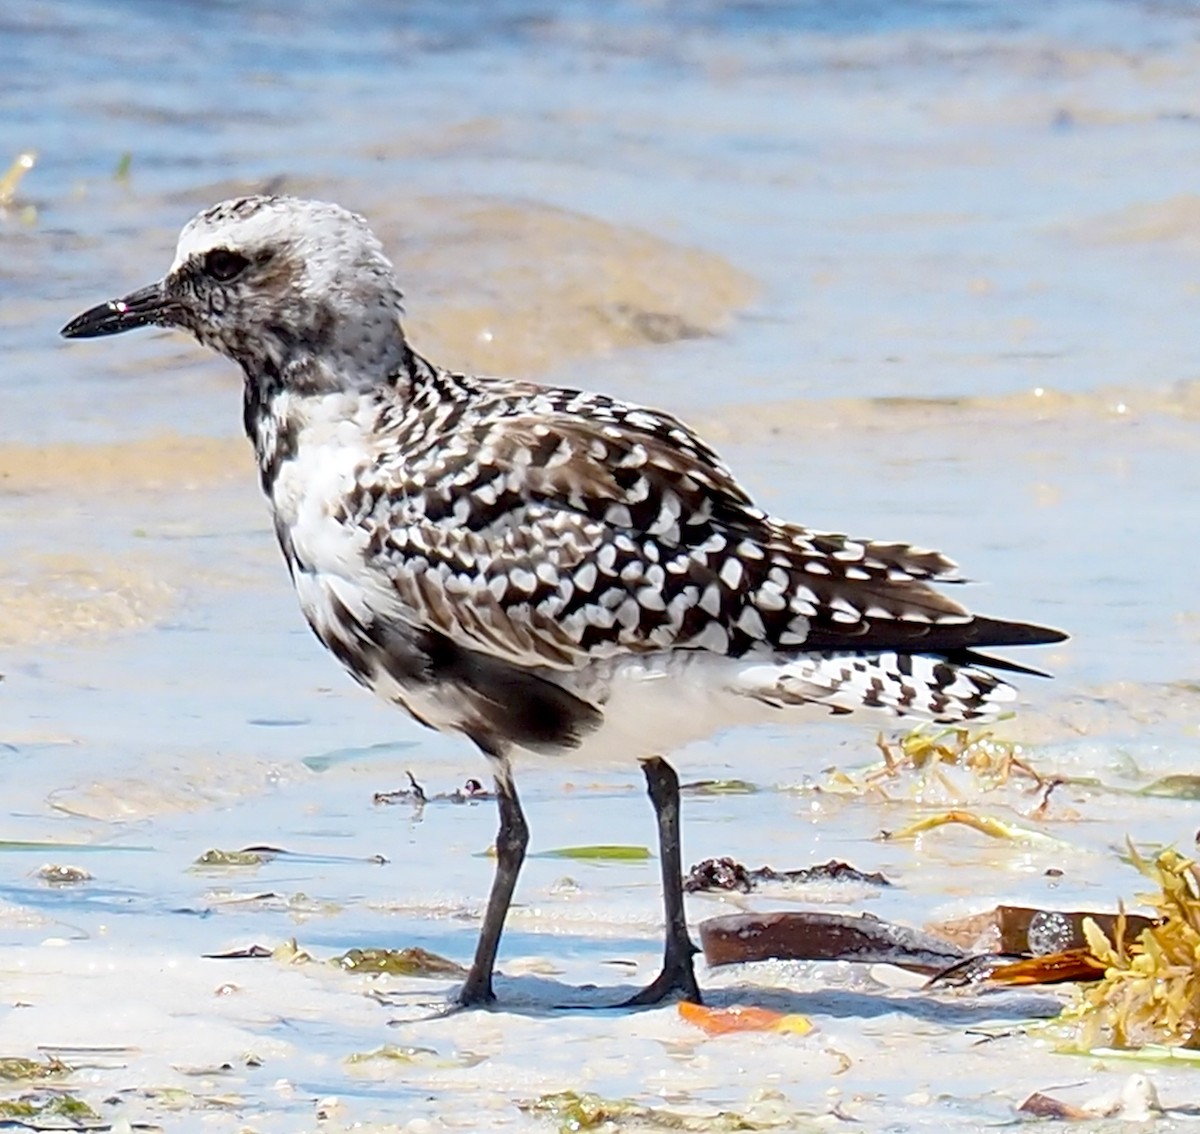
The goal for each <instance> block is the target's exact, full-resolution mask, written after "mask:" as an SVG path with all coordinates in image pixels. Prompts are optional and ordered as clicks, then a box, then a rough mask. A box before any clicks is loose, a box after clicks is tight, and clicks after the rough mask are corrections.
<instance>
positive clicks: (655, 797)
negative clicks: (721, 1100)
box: [622, 756, 701, 1008]
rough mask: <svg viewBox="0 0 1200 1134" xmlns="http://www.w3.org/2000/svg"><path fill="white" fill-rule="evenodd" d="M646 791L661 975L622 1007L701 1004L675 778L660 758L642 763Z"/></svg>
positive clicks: (667, 765) (676, 780)
mask: <svg viewBox="0 0 1200 1134" xmlns="http://www.w3.org/2000/svg"><path fill="white" fill-rule="evenodd" d="M642 772H643V773H644V774H645V777H646V790H647V792H648V794H649V796H650V802H651V803H653V804H654V815H655V818H656V819H657V820H658V857H659V861H660V862H661V864H662V883H663V907H664V912H665V914H666V923H667V936H666V944H665V946H664V949H663V967H662V972H661V973H659V974H658V976H657V977H655V978H654V980H653V981H651V982H650V984H648V985H647V986H646V987H645V988H643V989H642V991H641V992H639V993H637V994H635V995H634V996H631V997H630V998H629V999H628V1000H626V1001H625V1003H624V1004H623V1005H622V1007H627V1008H634V1007H638V1006H641V1005H645V1004H658V1003H660V1002H661V1001H663V1000H666V999H667V998H668V997H671V996H679V997H680V998H681V999H683V1000H690V1001H691V1002H692V1003H693V1004H699V1003H701V999H700V988H699V986H698V985H697V984H696V971H695V967H694V966H693V963H692V957H693V956H694V955H695V954H696V953H698V952H699V951H700V950H699V949H697V948H696V946H695V945H693V944H692V939H691V938H690V937H689V936H688V929H687V918H686V916H685V915H684V911H683V864H682V860H681V857H680V849H679V777H678V776H677V775H676V774H675V769H674V768H672V767H671V765H670V764H668V763H667V762H666V760H664V759H662V757H660V756H651V757H650V758H648V759H645V760H643V761H642Z"/></svg>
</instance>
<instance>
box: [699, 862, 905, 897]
mask: <svg viewBox="0 0 1200 1134" xmlns="http://www.w3.org/2000/svg"><path fill="white" fill-rule="evenodd" d="M760 882H788V883H792V884H796V885H806V884H811V883H821V882H836V883H843V882H858V883H864V884H866V885H870V886H890V885H891V882H889V881H888V879H886V878H885V877H884V876H883V875H882V874H879V873H874V874H864V873H863V872H862V871H861V870H857V869H855V867H853V866H851V865H850V864H849V863H846V862H839V861H838V860H837V859H832V858H831V859H830V860H829V861H828V862H825V863H822V864H821V865H819V866H808V867H802V868H801V869H799V870H775V869H774V868H773V867H770V866H760V867H759V868H758V869H757V870H750V869H748V868H747V867H745V866H743V865H742V864H741V863H740V862H735V861H734V860H733V859H732V858H706V859H705V860H704V861H703V862H698V863H697V864H696V865H695V866H693V867H692V868H691V870H689V871H688V873H687V877H685V878H684V880H683V888H684V889H685V890H686V891H687V892H688V893H689V894H693V893H699V892H710V891H713V890H732V891H736V892H737V893H739V894H748V893H750V891H751V890H753V889H755V888H756V887H757V886H758V884H759V883H760Z"/></svg>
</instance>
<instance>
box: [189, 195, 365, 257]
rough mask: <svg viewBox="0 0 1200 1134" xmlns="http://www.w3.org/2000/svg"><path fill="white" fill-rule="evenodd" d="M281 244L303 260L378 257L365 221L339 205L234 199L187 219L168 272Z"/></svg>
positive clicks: (283, 199) (292, 199)
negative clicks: (223, 253)
mask: <svg viewBox="0 0 1200 1134" xmlns="http://www.w3.org/2000/svg"><path fill="white" fill-rule="evenodd" d="M279 246H287V247H290V248H292V249H294V250H295V251H296V252H297V253H299V254H300V256H301V257H303V258H305V259H307V258H309V257H310V256H313V255H330V254H337V252H338V250H340V251H341V252H342V253H344V254H345V255H347V256H349V257H352V258H358V257H359V256H362V255H363V254H364V253H366V254H367V255H369V256H377V255H382V252H383V249H382V248H381V247H380V244H379V242H378V241H377V240H376V239H375V237H374V236H373V235H372V233H371V230H370V229H369V228H368V227H367V222H366V221H365V220H363V218H362V217H360V216H358V215H357V214H355V213H352V212H349V211H348V210H346V209H343V208H342V207H341V206H340V205H334V204H330V203H329V202H326V201H304V200H301V199H299V198H298V197H238V198H234V199H232V200H229V201H222V202H221V203H220V204H219V205H213V206H212V208H209V209H205V210H204V211H203V212H202V213H199V214H198V215H196V216H195V217H193V218H192V219H191V220H190V221H188V223H187V224H186V225H185V226H184V228H183V231H182V232H181V233H180V234H179V243H178V245H177V246H176V248H175V261H174V263H173V264H172V265H171V270H172V271H174V270H175V269H176V268H178V267H179V266H180V265H182V264H183V263H185V262H186V261H187V260H188V259H189V258H190V257H192V256H195V255H197V254H202V253H204V252H208V251H210V250H211V249H213V248H231V249H237V250H242V251H244V250H247V249H256V248H266V247H279Z"/></svg>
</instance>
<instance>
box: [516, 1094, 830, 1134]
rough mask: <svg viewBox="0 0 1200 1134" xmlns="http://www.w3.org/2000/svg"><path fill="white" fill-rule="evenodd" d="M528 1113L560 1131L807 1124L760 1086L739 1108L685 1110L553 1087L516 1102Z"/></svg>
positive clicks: (707, 1132) (708, 1131) (712, 1130)
mask: <svg viewBox="0 0 1200 1134" xmlns="http://www.w3.org/2000/svg"><path fill="white" fill-rule="evenodd" d="M517 1106H518V1107H519V1108H520V1109H521V1110H523V1111H525V1112H526V1113H528V1114H534V1115H538V1116H540V1117H543V1118H549V1119H551V1120H552V1121H554V1122H557V1124H558V1129H559V1132H560V1134H575V1132H577V1131H580V1130H604V1131H616V1130H649V1131H663V1130H682V1131H696V1132H697V1134H701V1132H703V1134H725V1132H727V1131H745V1130H798V1129H808V1126H809V1123H808V1122H807V1121H806V1116H802V1115H800V1114H797V1113H796V1112H795V1111H794V1110H792V1109H791V1108H790V1107H789V1106H787V1105H786V1102H785V1100H784V1099H783V1098H782V1096H781V1095H779V1094H778V1093H777V1092H773V1091H762V1092H759V1093H758V1094H757V1096H756V1097H755V1098H754V1099H752V1101H751V1102H750V1105H749V1106H748V1107H747V1108H746V1109H745V1110H744V1111H741V1112H738V1111H730V1110H717V1109H716V1108H715V1107H711V1108H710V1107H703V1108H701V1107H697V1106H696V1105H694V1104H693V1105H690V1106H688V1108H687V1109H686V1110H674V1109H671V1108H670V1107H652V1106H643V1105H641V1104H640V1103H636V1102H634V1101H633V1100H632V1099H606V1098H602V1097H601V1096H600V1095H594V1094H591V1093H589V1092H582V1091H556V1092H555V1093H554V1094H549V1095H542V1096H541V1097H540V1098H536V1099H530V1100H527V1101H523V1102H518V1103H517Z"/></svg>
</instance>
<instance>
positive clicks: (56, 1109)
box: [0, 1092, 107, 1130]
mask: <svg viewBox="0 0 1200 1134" xmlns="http://www.w3.org/2000/svg"><path fill="white" fill-rule="evenodd" d="M0 1118H2V1119H15V1120H17V1124H18V1125H20V1126H25V1127H28V1128H29V1129H31V1130H50V1129H54V1130H63V1129H66V1130H80V1129H84V1130H85V1129H88V1128H89V1127H90V1126H92V1125H93V1124H98V1123H99V1122H100V1115H98V1114H97V1113H96V1112H95V1111H94V1110H93V1109H92V1108H91V1107H90V1106H88V1104H87V1103H85V1102H84V1101H83V1099H81V1098H78V1097H76V1096H75V1095H70V1094H65V1093H59V1092H55V1093H54V1094H41V1093H38V1094H26V1095H22V1096H21V1097H20V1098H16V1099H0ZM64 1119H65V1120H67V1121H66V1122H64V1121H63V1120H64ZM6 1125H7V1123H6ZM106 1128H107V1127H106Z"/></svg>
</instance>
